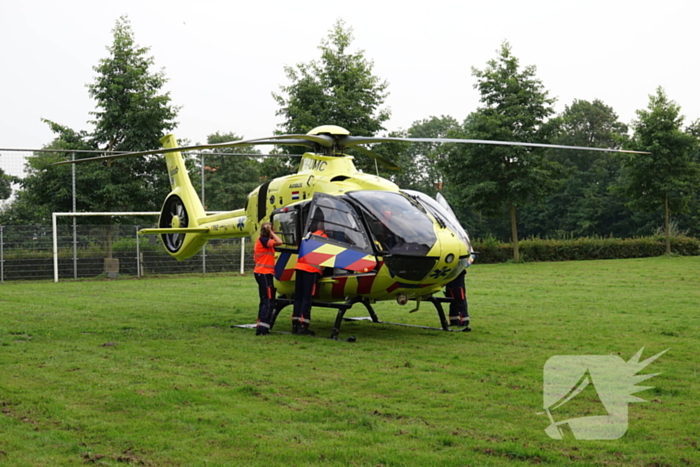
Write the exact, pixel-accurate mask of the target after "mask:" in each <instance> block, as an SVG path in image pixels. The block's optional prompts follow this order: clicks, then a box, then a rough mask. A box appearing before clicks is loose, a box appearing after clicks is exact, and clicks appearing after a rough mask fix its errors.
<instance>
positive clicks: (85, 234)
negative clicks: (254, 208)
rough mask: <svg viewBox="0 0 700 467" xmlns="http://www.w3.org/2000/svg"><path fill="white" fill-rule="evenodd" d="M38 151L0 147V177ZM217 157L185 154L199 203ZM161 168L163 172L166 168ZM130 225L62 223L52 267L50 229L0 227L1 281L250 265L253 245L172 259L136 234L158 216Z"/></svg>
mask: <svg viewBox="0 0 700 467" xmlns="http://www.w3.org/2000/svg"><path fill="white" fill-rule="evenodd" d="M43 152H47V150H42V149H35V150H24V149H0V174H2V173H4V174H5V175H6V176H12V177H16V179H22V178H24V177H25V176H26V173H25V166H26V163H27V161H28V158H29V157H33V156H35V155H36V154H39V153H43ZM48 152H52V153H57V152H64V153H66V159H70V158H71V157H72V156H73V155H74V154H75V153H82V152H95V153H96V154H94V155H95V156H98V155H104V154H107V153H106V152H101V151H60V150H50V151H48ZM217 155H220V154H218V153H189V156H190V157H193V158H194V160H195V161H196V165H197V166H198V167H199V171H200V173H199V174H197V176H195V177H193V182H195V184H198V185H200V188H199V189H200V190H201V193H200V197H201V198H202V200H203V201H204V193H205V183H209V182H210V180H209V179H210V178H215V177H216V176H217V175H218V173H217V172H216V171H207V172H206V175H207V177H206V182H205V171H206V169H208V168H209V167H208V166H209V163H208V162H207V161H208V158H209V157H212V156H217ZM163 167H164V170H165V165H164V166H163ZM16 179H15V180H16ZM0 183H2V180H0ZM5 183H7V182H5ZM19 188H20V187H19V185H18V184H17V183H13V184H12V192H13V193H12V196H11V197H10V198H9V199H7V200H0V209H2V208H3V207H6V206H8V205H9V204H10V203H11V202H12V201H13V198H14V196H15V194H16V193H17V190H18V189H19ZM0 189H2V185H0ZM75 191H76V190H75V181H74V182H73V187H72V192H73V203H72V204H73V210H75V206H76V200H75V196H76V195H75ZM241 204H242V203H241ZM236 207H240V206H236ZM70 222H72V223H70ZM98 222H99V221H98ZM130 222H131V224H132V225H118V224H113V225H82V224H81V221H79V222H78V224H81V225H76V222H75V221H70V220H64V222H62V223H60V224H58V225H57V255H56V257H57V264H54V255H53V242H52V226H51V225H46V226H37V225H31V226H29V225H0V283H2V282H5V281H11V280H34V279H52V278H53V279H55V280H69V279H79V278H88V277H100V276H107V277H115V276H148V275H155V274H181V273H204V274H206V273H213V272H246V271H252V269H253V267H254V264H253V259H252V247H250V246H249V244H250V242H246V241H245V239H243V241H242V240H241V239H226V240H213V241H211V242H209V243H208V244H207V245H206V246H205V247H204V248H203V249H202V251H200V252H199V253H198V254H197V255H195V256H193V257H192V258H189V259H187V260H185V261H177V260H176V259H174V258H173V257H171V256H170V255H169V254H168V253H167V252H166V251H165V248H164V247H163V245H162V244H161V241H160V239H159V238H158V237H157V236H139V235H137V233H136V232H137V230H139V228H146V227H157V216H154V217H152V218H150V219H144V220H143V224H142V225H141V226H140V227H139V226H134V225H133V223H134V222H136V221H130ZM137 222H141V220H139V221H137ZM105 224H106V223H105ZM241 246H243V249H242V248H241Z"/></svg>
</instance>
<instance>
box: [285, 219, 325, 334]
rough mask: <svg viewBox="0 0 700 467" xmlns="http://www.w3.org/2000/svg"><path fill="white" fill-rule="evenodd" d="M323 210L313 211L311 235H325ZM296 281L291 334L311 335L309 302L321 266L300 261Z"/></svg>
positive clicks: (313, 292)
mask: <svg viewBox="0 0 700 467" xmlns="http://www.w3.org/2000/svg"><path fill="white" fill-rule="evenodd" d="M323 220H324V217H323V212H322V211H321V210H320V209H317V210H316V212H315V213H314V219H313V221H312V222H313V224H312V225H311V229H310V232H312V234H313V235H318V236H320V237H326V238H328V236H327V235H326V233H325V232H324V226H323ZM294 269H295V271H296V282H295V284H294V312H293V313H292V334H304V335H308V336H313V335H315V334H316V333H315V332H313V331H312V330H311V329H309V325H310V324H311V304H312V302H313V296H314V294H315V293H316V283H317V282H318V280H319V279H320V278H321V275H322V274H323V267H322V266H320V265H317V264H309V263H301V262H299V261H297V264H296V265H295V266H294Z"/></svg>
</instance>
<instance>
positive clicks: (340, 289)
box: [331, 277, 348, 298]
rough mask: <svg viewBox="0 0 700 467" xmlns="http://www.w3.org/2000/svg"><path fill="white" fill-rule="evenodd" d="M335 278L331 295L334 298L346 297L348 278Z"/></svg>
mask: <svg viewBox="0 0 700 467" xmlns="http://www.w3.org/2000/svg"><path fill="white" fill-rule="evenodd" d="M335 280H336V282H334V283H333V288H332V289H331V296H332V297H333V298H345V283H346V282H347V281H348V278H347V277H338V278H337V279H335Z"/></svg>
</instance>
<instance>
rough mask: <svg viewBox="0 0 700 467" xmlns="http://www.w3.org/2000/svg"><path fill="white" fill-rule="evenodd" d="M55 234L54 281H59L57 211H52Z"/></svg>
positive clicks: (53, 231)
mask: <svg viewBox="0 0 700 467" xmlns="http://www.w3.org/2000/svg"><path fill="white" fill-rule="evenodd" d="M51 227H52V236H53V281H54V282H58V238H57V237H56V213H55V212H54V213H51Z"/></svg>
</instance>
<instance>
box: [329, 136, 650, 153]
mask: <svg viewBox="0 0 700 467" xmlns="http://www.w3.org/2000/svg"><path fill="white" fill-rule="evenodd" d="M390 141H391V142H409V143H457V144H490V145H496V146H524V147H533V148H550V149H580V150H582V151H601V152H621V153H628V154H650V153H649V152H645V151H632V150H628V149H611V148H593V147H585V146H565V145H561V144H544V143H522V142H517V141H495V140H484V139H458V138H399V137H390V136H386V137H384V136H343V137H341V138H339V141H338V144H339V145H340V146H343V147H346V148H350V147H355V146H357V145H358V144H372V143H385V142H390Z"/></svg>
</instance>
